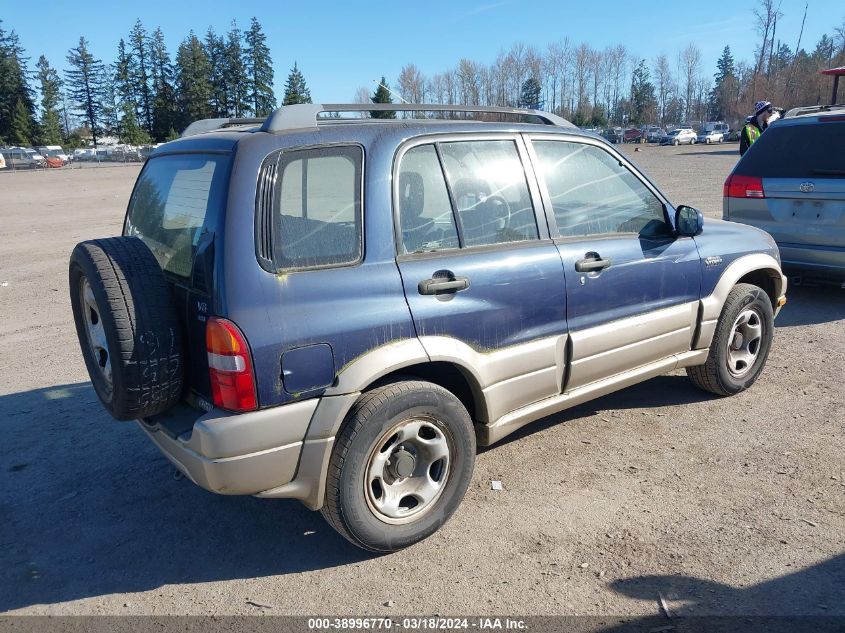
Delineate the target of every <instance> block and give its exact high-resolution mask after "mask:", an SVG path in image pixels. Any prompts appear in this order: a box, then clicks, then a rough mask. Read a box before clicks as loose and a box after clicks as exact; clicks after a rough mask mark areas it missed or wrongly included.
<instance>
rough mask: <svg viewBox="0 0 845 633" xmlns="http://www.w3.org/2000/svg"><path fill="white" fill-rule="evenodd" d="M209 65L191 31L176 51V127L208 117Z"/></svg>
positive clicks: (183, 127) (180, 127)
mask: <svg viewBox="0 0 845 633" xmlns="http://www.w3.org/2000/svg"><path fill="white" fill-rule="evenodd" d="M210 75H211V65H210V64H209V61H208V56H207V55H206V54H205V49H204V48H203V46H202V43H201V42H200V41H199V39H198V38H197V36H196V35H194V33H193V31H191V34H190V35H189V36H188V37H187V38H186V39H184V40H183V41H182V43H181V44H180V45H179V50H178V51H177V52H176V87H177V94H178V95H179V97H178V103H179V120H178V121H177V127H178V128H179V129H185V128H186V127H187V126H188V125H189V124H190V123H191V122H193V121H196V120H198V119H207V118H209V117H211V115H212V111H211V83H210V80H209V77H210Z"/></svg>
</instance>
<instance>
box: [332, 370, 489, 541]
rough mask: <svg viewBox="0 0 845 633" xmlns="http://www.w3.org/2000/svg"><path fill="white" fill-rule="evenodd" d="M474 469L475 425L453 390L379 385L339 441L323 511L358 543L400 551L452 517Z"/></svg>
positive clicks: (406, 382)
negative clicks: (473, 425)
mask: <svg viewBox="0 0 845 633" xmlns="http://www.w3.org/2000/svg"><path fill="white" fill-rule="evenodd" d="M474 464H475V433H474V430H473V427H472V421H471V420H470V417H469V414H468V413H467V410H466V408H465V407H464V406H463V404H461V402H460V400H458V399H457V398H456V397H455V396H454V395H453V394H452V393H451V392H449V391H447V390H446V389H444V388H442V387H440V386H438V385H435V384H433V383H429V382H423V381H417V380H403V381H399V382H393V383H389V384H386V385H383V386H380V387H376V388H375V389H373V390H371V391H368V392H366V393H365V394H363V395H362V396H361V398H360V399H359V400H358V402H357V403H356V404H355V405H354V406H353V407H352V410H351V411H350V412H349V414H348V415H347V418H346V420H345V422H344V425H343V428H342V429H341V432H340V434H339V435H338V437H337V441H336V443H335V447H334V450H333V452H332V457H331V461H330V463H329V470H328V475H327V481H326V503H325V505H324V506H323V509H322V513H323V516H324V517H325V518H326V520H327V521H328V522H329V524H331V526H332V527H334V528H335V529H336V530H337V531H338V532H340V534H342V535H343V536H344V537H346V538H347V539H348V540H350V541H351V542H352V543H354V544H355V545H358V546H359V547H362V548H364V549H367V550H370V551H374V552H392V551H396V550H399V549H402V548H404V547H407V546H409V545H412V544H414V543H416V542H418V541H421V540H422V539H424V538H426V537H427V536H429V535H431V534H433V533H434V532H435V531H437V529H439V528H440V526H441V525H443V523H445V522H446V521H447V520H448V519H449V517H451V516H452V514H453V513H454V511H455V509H456V508H457V507H458V505H459V504H460V502H461V500H462V499H463V497H464V494H465V493H466V490H467V487H468V485H469V482H470V478H471V477H472V469H473V466H474Z"/></svg>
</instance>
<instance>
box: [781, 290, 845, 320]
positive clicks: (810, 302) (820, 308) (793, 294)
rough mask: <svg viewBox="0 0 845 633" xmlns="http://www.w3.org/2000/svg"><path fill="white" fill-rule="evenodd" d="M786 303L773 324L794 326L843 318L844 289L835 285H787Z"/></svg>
mask: <svg viewBox="0 0 845 633" xmlns="http://www.w3.org/2000/svg"><path fill="white" fill-rule="evenodd" d="M786 298H787V303H786V305H785V306H784V307H783V309H782V310H781V312H780V314H779V315H778V317H777V319H775V326H776V327H779V328H782V327H794V326H796V325H813V324H817V323H830V322H832V321H840V320H845V289H843V288H839V287H837V286H807V285H801V286H795V285H793V286H789V287H788V288H787V290H786Z"/></svg>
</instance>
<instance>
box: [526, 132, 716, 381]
mask: <svg viewBox="0 0 845 633" xmlns="http://www.w3.org/2000/svg"><path fill="white" fill-rule="evenodd" d="M531 147H532V156H533V160H534V164H535V168H536V170H537V173H538V176H539V177H540V180H541V186H542V189H543V195H544V200H545V204H546V208H547V209H548V210H550V212H551V213H550V215H549V222H550V224H551V230H552V235H553V236H554V238H555V239H554V241H555V244H556V245H557V248H558V249H559V251H560V254H561V258H562V260H563V266H564V273H565V275H566V294H567V320H568V324H569V330H570V339H571V341H572V360H571V367H570V373H569V379H568V381H567V390H570V389H576V388H578V387H582V386H585V385H588V384H590V383H593V382H596V381H598V380H602V379H604V378H608V377H610V376H613V375H615V374H619V373H622V372H624V371H628V370H631V369H635V368H637V367H640V366H643V365H646V364H648V363H651V362H655V361H660V360H663V359H666V358H669V357H671V356H672V355H673V354H677V353H682V352H686V351H689V349H690V345H691V341H692V335H693V332H694V330H695V325H696V320H697V316H698V300H699V297H700V290H701V279H700V277H701V271H700V266H701V264H700V261H699V255H698V249H697V248H696V245H695V241H694V240H693V239H692V238H689V237H676V236H675V235H674V234H673V230H672V226H671V224H670V223H669V219H668V217H667V207H668V203H667V202H666V201H665V200H663V199H662V198H661V197H660V196H659V194H658V193H657V191H656V190H655V189H654V188H653V187H652V186H651V185H650V184H648V183H647V182H646V181H645V180H644V179H642V178H641V177H640V176H639V175H637V174H636V173H635V171H634V170H633V168H632V167H631V166H630V165H629V164H627V163H626V162H625V161H624V159H623V158H622V157H621V156H619V155H618V154H616V153H615V152H612V151H611V150H610V149H609V148H608V147H607V146H606V145H605V144H603V143H600V142H594V141H592V140H591V139H584V138H568V139H561V137H560V136H546V137H543V136H532V142H531Z"/></svg>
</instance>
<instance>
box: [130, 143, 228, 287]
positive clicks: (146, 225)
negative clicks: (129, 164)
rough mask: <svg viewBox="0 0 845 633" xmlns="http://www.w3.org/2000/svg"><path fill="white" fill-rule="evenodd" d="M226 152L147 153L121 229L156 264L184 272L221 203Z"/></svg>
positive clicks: (183, 274) (182, 274)
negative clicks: (143, 247)
mask: <svg viewBox="0 0 845 633" xmlns="http://www.w3.org/2000/svg"><path fill="white" fill-rule="evenodd" d="M228 164H229V157H228V156H220V155H202V154H190V155H187V154H186V155H172V156H160V157H157V158H152V159H150V161H149V162H148V163H147V165H146V167H144V171H142V172H141V175H140V176H139V177H138V182H137V183H136V184H135V190H134V191H133V192H132V199H131V200H130V201H129V211H128V213H127V214H126V226H125V227H124V235H134V236H137V237H139V238H141V239H142V240H143V241H144V243H145V244H146V245H147V246H148V247H149V249H150V250H151V251H152V252H153V254H154V255H155V257H156V259H157V260H158V263H159V264H160V265H161V268H162V270H164V271H165V272H168V273H171V274H173V275H176V276H178V277H184V278H187V277H190V275H191V267H192V263H193V259H194V251H195V249H196V246H197V243H198V242H199V240H200V238H201V237H202V235H203V234H204V233H207V232H211V233H213V232H214V230H215V228H214V227H215V226H216V223H217V219H218V217H219V213H220V209H221V208H222V205H223V204H224V203H225V187H226V175H227V173H228Z"/></svg>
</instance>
